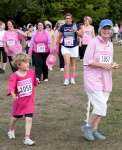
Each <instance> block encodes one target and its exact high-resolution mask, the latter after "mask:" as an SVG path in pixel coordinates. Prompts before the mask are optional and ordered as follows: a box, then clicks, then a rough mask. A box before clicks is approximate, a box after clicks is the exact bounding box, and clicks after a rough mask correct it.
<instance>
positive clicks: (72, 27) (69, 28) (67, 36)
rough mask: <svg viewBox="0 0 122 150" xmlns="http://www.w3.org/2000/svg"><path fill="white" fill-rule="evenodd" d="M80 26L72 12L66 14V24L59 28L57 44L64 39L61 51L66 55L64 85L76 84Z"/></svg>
mask: <svg viewBox="0 0 122 150" xmlns="http://www.w3.org/2000/svg"><path fill="white" fill-rule="evenodd" d="M77 34H78V27H77V25H76V24H75V23H73V18H72V14H70V13H67V14H66V15H65V24H64V25H62V26H61V28H60V29H59V38H58V41H57V46H58V47H59V45H60V41H61V39H62V46H61V53H62V55H63V57H64V85H69V84H70V83H71V84H75V77H76V58H77V57H78V37H77Z"/></svg>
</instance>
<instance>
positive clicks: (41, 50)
mask: <svg viewBox="0 0 122 150" xmlns="http://www.w3.org/2000/svg"><path fill="white" fill-rule="evenodd" d="M50 44H51V39H50V35H49V33H48V32H47V31H45V30H44V23H43V22H42V21H39V22H38V24H37V31H35V32H34V34H33V35H32V39H31V47H30V48H29V55H30V56H32V52H33V55H34V65H35V73H36V77H37V79H38V80H39V81H41V76H42V75H43V80H44V81H45V82H47V81H48V67H47V65H46V59H47V57H48V55H49V54H50V53H52V49H51V48H50Z"/></svg>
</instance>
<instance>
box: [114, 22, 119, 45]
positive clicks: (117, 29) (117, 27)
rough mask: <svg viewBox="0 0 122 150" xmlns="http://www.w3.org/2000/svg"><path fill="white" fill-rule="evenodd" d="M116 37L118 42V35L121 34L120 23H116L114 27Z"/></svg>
mask: <svg viewBox="0 0 122 150" xmlns="http://www.w3.org/2000/svg"><path fill="white" fill-rule="evenodd" d="M113 32H114V37H115V39H116V42H118V35H119V26H118V24H115V26H114V27H113Z"/></svg>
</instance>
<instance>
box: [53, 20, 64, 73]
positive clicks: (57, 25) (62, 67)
mask: <svg viewBox="0 0 122 150" xmlns="http://www.w3.org/2000/svg"><path fill="white" fill-rule="evenodd" d="M63 24H65V21H64V20H59V21H58V22H57V23H56V25H55V28H54V34H55V50H56V52H57V54H58V57H59V67H60V71H64V58H63V55H62V53H61V44H62V39H61V41H60V43H59V47H58V48H57V45H56V43H57V40H58V36H59V30H60V27H61V26H62V25H63Z"/></svg>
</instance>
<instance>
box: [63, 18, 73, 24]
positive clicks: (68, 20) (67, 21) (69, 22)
mask: <svg viewBox="0 0 122 150" xmlns="http://www.w3.org/2000/svg"><path fill="white" fill-rule="evenodd" d="M65 22H66V24H72V16H66V17H65Z"/></svg>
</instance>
